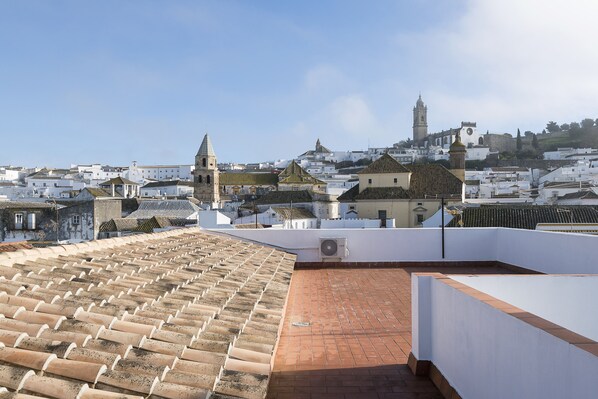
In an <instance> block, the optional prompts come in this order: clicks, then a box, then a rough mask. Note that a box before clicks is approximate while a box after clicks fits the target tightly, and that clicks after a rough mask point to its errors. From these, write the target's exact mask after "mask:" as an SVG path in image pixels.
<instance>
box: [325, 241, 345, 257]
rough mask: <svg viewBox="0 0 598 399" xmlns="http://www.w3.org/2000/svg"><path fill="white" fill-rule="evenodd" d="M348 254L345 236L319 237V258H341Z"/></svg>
mask: <svg viewBox="0 0 598 399" xmlns="http://www.w3.org/2000/svg"><path fill="white" fill-rule="evenodd" d="M348 254H349V251H348V250H347V239H346V238H320V258H321V259H322V260H324V259H343V258H346V257H347V255H348Z"/></svg>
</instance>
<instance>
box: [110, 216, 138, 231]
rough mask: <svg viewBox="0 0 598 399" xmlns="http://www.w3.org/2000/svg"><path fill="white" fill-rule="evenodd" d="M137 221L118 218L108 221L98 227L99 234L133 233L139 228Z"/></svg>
mask: <svg viewBox="0 0 598 399" xmlns="http://www.w3.org/2000/svg"><path fill="white" fill-rule="evenodd" d="M139 223H140V221H139V219H129V218H118V219H110V220H109V221H107V222H104V223H102V224H101V225H100V231H101V232H109V231H133V230H135V229H137V227H138V226H139Z"/></svg>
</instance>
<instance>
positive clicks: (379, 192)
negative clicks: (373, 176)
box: [354, 187, 410, 200]
mask: <svg viewBox="0 0 598 399" xmlns="http://www.w3.org/2000/svg"><path fill="white" fill-rule="evenodd" d="M354 198H355V199H356V200H369V199H373V200H382V199H409V198H410V196H409V191H407V190H405V189H404V188H403V187H368V188H366V189H365V190H363V191H362V192H360V193H358V194H357V195H356V196H355V197H354Z"/></svg>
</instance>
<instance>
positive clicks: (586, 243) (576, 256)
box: [495, 228, 598, 274]
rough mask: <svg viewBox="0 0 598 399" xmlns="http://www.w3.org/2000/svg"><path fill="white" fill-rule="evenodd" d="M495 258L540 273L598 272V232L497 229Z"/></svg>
mask: <svg viewBox="0 0 598 399" xmlns="http://www.w3.org/2000/svg"><path fill="white" fill-rule="evenodd" d="M497 233H498V234H497V237H496V242H495V245H496V247H497V249H498V250H497V258H496V260H498V261H501V262H504V263H508V264H510V265H514V266H521V267H525V268H527V269H530V270H536V271H539V272H542V273H560V274H567V273H590V274H592V273H595V274H598V236H592V235H588V234H575V233H554V232H546V231H536V230H516V229H503V228H499V229H497Z"/></svg>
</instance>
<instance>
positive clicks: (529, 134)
mask: <svg viewBox="0 0 598 399" xmlns="http://www.w3.org/2000/svg"><path fill="white" fill-rule="evenodd" d="M533 134H534V132H532V131H531V130H526V131H525V132H523V135H524V136H525V137H531V136H532V135H533Z"/></svg>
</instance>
